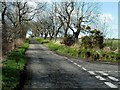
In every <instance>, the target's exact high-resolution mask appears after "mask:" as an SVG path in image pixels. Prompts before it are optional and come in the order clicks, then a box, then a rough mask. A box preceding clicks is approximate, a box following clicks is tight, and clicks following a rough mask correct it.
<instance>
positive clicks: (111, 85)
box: [104, 82, 118, 88]
mask: <svg viewBox="0 0 120 90" xmlns="http://www.w3.org/2000/svg"><path fill="white" fill-rule="evenodd" d="M104 83H105V84H106V85H107V86H109V87H110V88H118V87H117V86H116V85H114V84H112V83H111V82H104Z"/></svg>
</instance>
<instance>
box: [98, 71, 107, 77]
mask: <svg viewBox="0 0 120 90" xmlns="http://www.w3.org/2000/svg"><path fill="white" fill-rule="evenodd" d="M97 72H98V73H100V74H102V75H104V76H108V74H107V73H104V72H103V71H97Z"/></svg>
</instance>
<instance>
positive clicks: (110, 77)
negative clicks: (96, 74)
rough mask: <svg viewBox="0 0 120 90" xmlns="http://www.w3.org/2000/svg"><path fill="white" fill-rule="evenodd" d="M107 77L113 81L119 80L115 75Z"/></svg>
mask: <svg viewBox="0 0 120 90" xmlns="http://www.w3.org/2000/svg"><path fill="white" fill-rule="evenodd" d="M108 78H109V79H111V80H113V81H116V82H118V81H119V79H117V78H115V77H112V76H108Z"/></svg>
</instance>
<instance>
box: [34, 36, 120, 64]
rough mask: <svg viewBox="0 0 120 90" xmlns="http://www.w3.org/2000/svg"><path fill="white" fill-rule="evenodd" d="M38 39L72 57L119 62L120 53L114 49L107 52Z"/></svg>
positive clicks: (60, 52) (54, 49) (56, 50)
mask: <svg viewBox="0 0 120 90" xmlns="http://www.w3.org/2000/svg"><path fill="white" fill-rule="evenodd" d="M36 40H37V41H39V42H41V43H42V44H44V45H45V46H47V47H48V48H50V50H53V51H55V52H57V53H59V54H63V55H67V56H70V57H79V58H82V59H89V60H94V61H107V62H119V60H120V54H119V53H114V52H112V51H111V52H107V51H104V50H102V49H92V48H83V47H82V46H80V47H74V46H71V47H69V46H67V47H66V46H65V45H61V44H60V43H59V44H58V43H56V42H55V41H49V40H44V39H42V38H36Z"/></svg>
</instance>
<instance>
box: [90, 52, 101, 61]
mask: <svg viewBox="0 0 120 90" xmlns="http://www.w3.org/2000/svg"><path fill="white" fill-rule="evenodd" d="M92 58H93V59H94V60H99V58H100V56H99V54H98V53H97V52H94V53H93V54H92Z"/></svg>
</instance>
